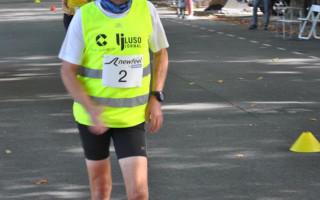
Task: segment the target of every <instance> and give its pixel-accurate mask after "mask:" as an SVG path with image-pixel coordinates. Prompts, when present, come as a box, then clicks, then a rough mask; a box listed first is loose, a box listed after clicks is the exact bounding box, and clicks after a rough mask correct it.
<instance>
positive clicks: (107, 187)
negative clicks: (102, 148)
mask: <svg viewBox="0 0 320 200" xmlns="http://www.w3.org/2000/svg"><path fill="white" fill-rule="evenodd" d="M86 165H87V170H88V175H89V182H90V191H91V200H110V196H111V188H112V178H111V164H110V158H108V159H105V160H98V161H96V160H86Z"/></svg>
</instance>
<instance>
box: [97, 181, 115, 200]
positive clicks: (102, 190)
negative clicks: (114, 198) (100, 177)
mask: <svg viewBox="0 0 320 200" xmlns="http://www.w3.org/2000/svg"><path fill="white" fill-rule="evenodd" d="M111 190H112V185H111V184H101V185H99V186H96V187H95V189H94V191H92V197H93V199H94V200H96V199H99V200H100V199H101V200H109V199H110V196H111Z"/></svg>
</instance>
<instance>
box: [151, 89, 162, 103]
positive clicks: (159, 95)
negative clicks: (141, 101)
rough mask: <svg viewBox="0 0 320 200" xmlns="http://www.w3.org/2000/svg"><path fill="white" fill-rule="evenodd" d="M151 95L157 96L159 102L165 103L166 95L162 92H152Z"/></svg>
mask: <svg viewBox="0 0 320 200" xmlns="http://www.w3.org/2000/svg"><path fill="white" fill-rule="evenodd" d="M151 95H152V96H155V97H156V99H157V100H158V101H159V102H163V101H164V93H163V92H162V91H152V92H151Z"/></svg>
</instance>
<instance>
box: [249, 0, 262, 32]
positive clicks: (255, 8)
mask: <svg viewBox="0 0 320 200" xmlns="http://www.w3.org/2000/svg"><path fill="white" fill-rule="evenodd" d="M259 4H260V0H253V11H252V22H251V25H250V26H249V29H250V30H253V29H257V27H258V14H257V12H258V7H259Z"/></svg>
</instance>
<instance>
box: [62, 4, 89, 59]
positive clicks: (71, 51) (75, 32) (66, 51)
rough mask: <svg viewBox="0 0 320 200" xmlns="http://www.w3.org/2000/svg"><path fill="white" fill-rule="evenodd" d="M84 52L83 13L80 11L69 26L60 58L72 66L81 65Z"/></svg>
mask: <svg viewBox="0 0 320 200" xmlns="http://www.w3.org/2000/svg"><path fill="white" fill-rule="evenodd" d="M83 50H84V40H83V34H82V22H81V12H80V10H78V11H77V12H76V14H75V15H74V17H73V18H72V21H71V23H70V25H69V28H68V31H67V33H66V36H65V38H64V41H63V44H62V46H61V49H60V53H59V58H60V59H61V60H64V61H67V62H70V63H72V64H77V65H80V64H81V59H82V54H83Z"/></svg>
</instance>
